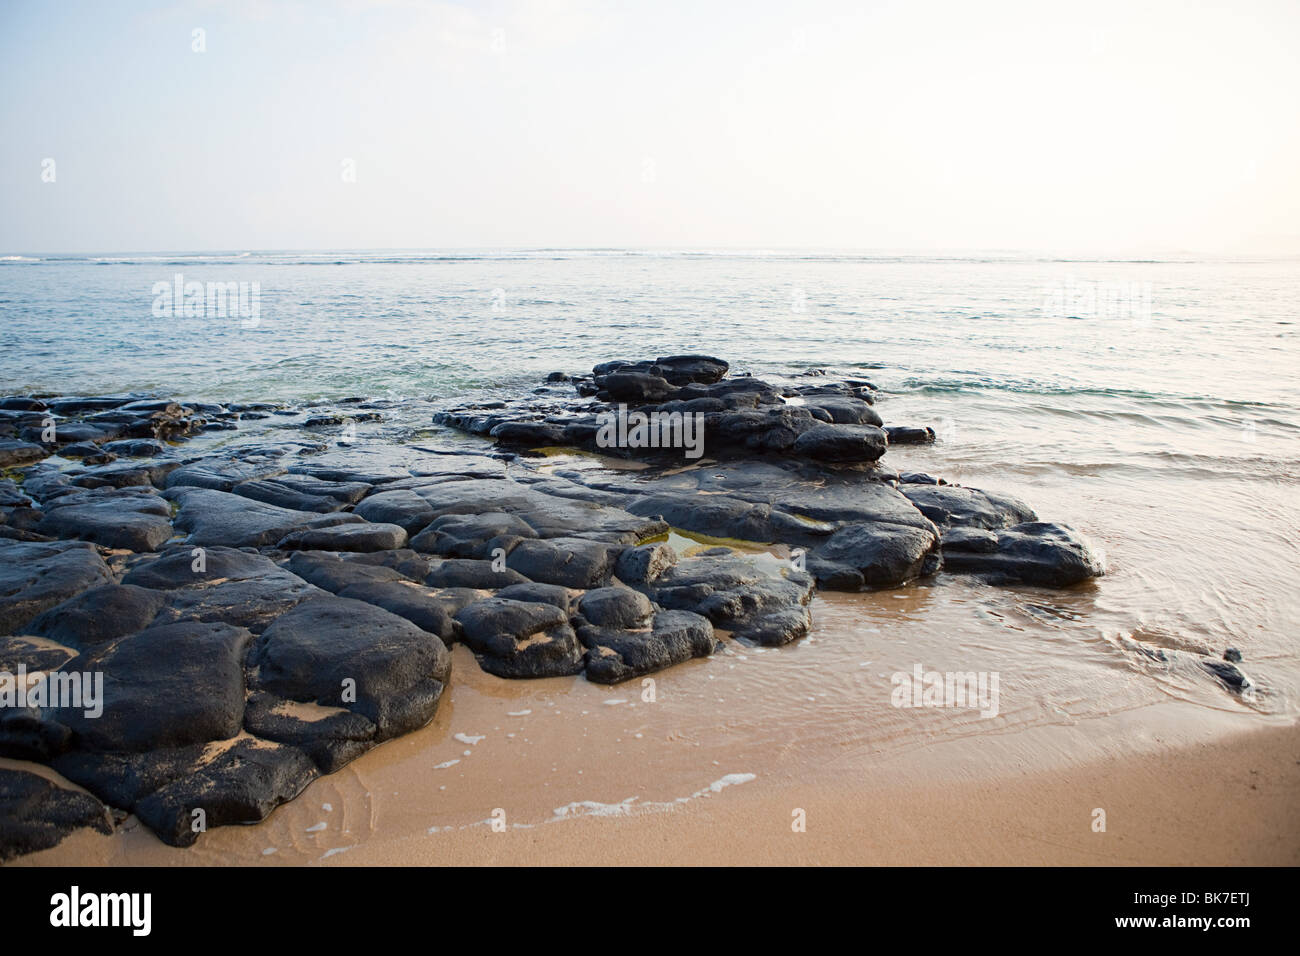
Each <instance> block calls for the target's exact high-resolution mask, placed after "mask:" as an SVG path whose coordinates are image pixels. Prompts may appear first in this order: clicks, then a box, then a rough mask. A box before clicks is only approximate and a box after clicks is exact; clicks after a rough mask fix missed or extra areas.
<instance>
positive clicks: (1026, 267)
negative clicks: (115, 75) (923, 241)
mask: <svg viewBox="0 0 1300 956" xmlns="http://www.w3.org/2000/svg"><path fill="white" fill-rule="evenodd" d="M178 276H179V277H181V278H180V282H181V284H182V287H183V285H184V284H185V283H189V282H200V283H205V284H206V283H246V284H247V286H246V290H249V291H254V292H255V297H254V299H253V301H254V302H255V303H256V315H245V316H242V317H241V316H240V315H237V314H236V315H230V314H227V315H225V316H221V315H214V314H211V311H212V310H208V309H205V310H204V314H200V315H188V316H187V315H185V314H184V310H183V309H175V310H171V311H169V310H168V307H166V303H164V304H163V306H162V307H161V312H162V314H157V313H158V312H159V311H160V306H159V302H158V299H159V294H160V293H159V292H158V291H156V287H157V288H162V287H174V286H175V284H176V282H177V277H178ZM254 284H255V285H254ZM1297 303H1300V260H1234V261H1221V260H1215V261H1207V260H1199V259H1192V258H1187V259H1172V258H1170V259H1160V260H1151V261H1136V260H1096V259H1066V258H1054V257H1047V256H1026V255H1021V254H1013V253H1006V254H995V255H964V256H963V255H954V256H924V255H905V254H858V253H852V252H799V251H783V250H759V251H743V252H740V251H726V250H702V251H678V252H668V251H655V250H577V251H573V250H546V249H542V250H523V251H520V250H514V251H479V252H466V251H446V252H438V251H398V252H393V251H388V252H348V251H340V252H302V253H285V252H275V253H258V252H232V253H230V254H211V253H206V254H170V255H168V254H164V255H104V256H37V255H32V256H14V257H9V258H7V259H5V260H4V261H3V262H0V346H2V347H0V391H3V392H4V393H5V394H18V393H33V392H36V393H62V394H70V393H71V394H92V393H105V392H121V391H144V392H150V393H158V394H162V395H167V396H175V397H179V398H188V399H193V400H200V399H202V400H210V401H244V402H252V401H291V402H296V401H306V400H330V399H341V398H345V397H352V396H358V395H360V396H366V397H375V398H389V399H409V400H410V404H409V420H407V421H402V415H403V414H404V413H403V412H402V411H401V409H398V410H397V411H396V412H395V413H394V415H393V416H392V417H394V418H395V419H396V424H395V425H391V424H390V430H389V431H388V432H387V433H386V434H388V435H390V436H391V435H393V434H398V433H400V430H401V429H402V428H405V429H406V430H407V431H408V432H409V433H410V434H414V433H416V432H417V431H423V432H424V433H427V432H428V431H429V430H430V429H431V427H432V426H431V425H430V424H429V408H430V406H431V404H432V405H437V404H439V403H450V402H453V401H461V400H464V399H468V398H483V397H486V396H489V395H498V394H501V393H503V392H510V393H523V392H527V391H529V390H531V389H533V388H535V387H536V386H537V385H538V384H540V380H541V379H543V378H544V377H545V375H546V374H547V373H549V372H551V371H564V372H570V373H572V372H579V371H589V370H590V368H591V366H592V365H593V364H595V363H597V362H600V361H605V360H608V359H613V358H628V359H639V358H646V357H655V356H659V355H667V354H674V353H705V354H711V355H717V356H719V357H722V358H725V359H727V360H728V361H730V362H731V363H732V368H733V371H737V372H752V373H753V374H755V375H758V376H768V377H780V376H785V375H789V374H793V373H797V372H800V371H807V370H810V369H827V370H828V371H829V373H830V374H833V375H844V376H851V377H856V378H865V379H868V380H870V381H871V382H873V383H874V384H876V385H877V386H878V387H879V388H880V390H881V391H880V394H879V399H878V402H877V406H876V407H877V409H878V410H879V411H880V413H881V414H882V416H883V417H884V418H885V421H886V423H887V424H918V425H931V426H933V427H934V428H935V429H936V431H937V433H938V435H939V441H938V442H936V443H935V444H934V445H933V446H924V447H914V446H900V447H898V448H895V449H891V450H890V451H889V453H888V454H887V455H886V458H885V460H884V461H885V463H886V464H887V465H889V466H890V467H891V468H893V469H896V470H900V471H902V470H918V471H926V472H929V473H931V474H934V475H937V476H941V477H944V478H946V479H948V480H949V481H954V482H959V483H962V484H967V485H971V486H974V487H981V488H985V489H988V490H994V491H998V492H1003V493H1008V494H1013V495H1016V496H1019V497H1021V498H1023V499H1024V500H1026V501H1027V502H1028V503H1029V504H1030V505H1031V506H1033V507H1034V508H1035V509H1036V510H1037V511H1038V513H1039V514H1040V515H1041V516H1043V517H1044V519H1046V520H1054V521H1060V522H1064V523H1068V524H1071V525H1073V526H1075V527H1076V528H1078V529H1080V530H1082V531H1083V532H1085V533H1086V534H1088V535H1089V536H1090V537H1091V538H1092V539H1093V540H1094V541H1095V542H1096V543H1097V544H1098V545H1099V547H1100V548H1101V549H1102V550H1103V551H1104V552H1105V554H1106V557H1107V562H1108V567H1109V571H1108V574H1107V575H1106V576H1105V577H1103V578H1101V579H1099V580H1098V581H1097V582H1095V584H1089V585H1086V586H1083V587H1081V588H1079V589H1076V590H1072V591H1067V592H1052V591H1042V590H1037V589H1033V588H996V587H991V586H988V585H984V584H980V583H979V582H975V581H971V580H969V579H963V578H957V577H952V576H947V575H939V576H937V577H936V578H935V579H932V580H929V581H925V582H921V583H918V584H915V585H910V586H908V587H906V588H902V589H898V590H897V591H892V592H875V593H871V594H866V595H860V596H859V595H842V594H837V595H821V596H819V597H818V598H817V599H816V602H815V605H814V608H813V614H814V621H815V624H816V627H815V630H814V632H813V634H812V636H811V637H810V638H809V639H808V640H806V641H803V642H800V643H799V644H798V645H793V646H791V647H789V648H782V649H780V650H778V651H769V652H765V653H764V652H761V651H760V652H759V653H761V654H762V658H763V659H762V660H761V661H760V660H759V659H758V654H748V655H741V656H740V657H739V658H733V659H732V660H730V661H729V663H728V664H727V665H713V666H727V667H729V668H735V667H738V666H739V667H742V668H743V673H744V674H745V677H744V680H743V683H742V684H739V685H737V686H736V688H733V690H734V691H735V693H737V694H740V695H741V696H743V697H744V698H745V700H746V703H744V704H743V705H742V704H727V705H725V707H726V708H727V717H726V720H725V721H724V723H725V726H726V727H727V728H729V729H728V730H727V733H731V734H735V733H741V734H742V735H744V734H748V735H749V736H745V737H743V741H742V743H744V746H750V747H759V746H760V745H762V744H763V743H764V742H765V741H766V742H768V743H771V742H772V741H774V740H776V739H777V736H776V735H777V731H775V730H773V729H772V728H774V727H779V728H780V731H779V735H780V740H781V741H783V742H784V743H783V744H782V745H783V746H785V745H788V741H789V740H790V739H792V737H793V739H796V740H799V741H801V742H802V743H803V744H804V745H806V746H808V747H812V748H814V749H815V748H816V744H817V741H822V742H832V741H833V743H834V746H835V747H836V748H840V749H838V750H837V751H836V752H837V753H842V752H843V749H842V748H843V747H845V746H848V747H849V748H850V749H853V748H855V747H861V748H868V749H873V750H879V749H882V748H883V749H888V748H890V747H893V746H910V745H913V744H914V743H915V742H916V741H917V740H918V739H922V738H924V737H925V736H926V734H929V735H931V736H933V735H934V734H939V735H948V734H957V735H961V734H967V733H973V732H981V731H984V730H992V729H996V730H998V731H999V732H1001V731H1005V730H1007V729H1015V728H1017V727H1022V726H1032V725H1040V724H1078V723H1079V722H1081V721H1084V720H1087V719H1089V718H1091V717H1096V716H1101V715H1107V714H1115V713H1117V712H1120V711H1125V710H1132V709H1135V708H1141V707H1145V706H1148V705H1151V704H1156V703H1160V702H1162V701H1168V700H1170V699H1173V700H1175V701H1178V702H1182V703H1183V704H1190V705H1191V706H1192V709H1193V712H1196V713H1203V714H1205V715H1206V716H1207V717H1209V716H1210V715H1212V714H1224V713H1227V714H1233V715H1237V716H1238V717H1245V718H1248V719H1255V720H1259V721H1262V722H1272V721H1281V720H1289V719H1292V718H1293V717H1294V715H1295V713H1296V710H1297V701H1300V646H1298V643H1297V631H1298V629H1300V627H1298V626H1300V597H1298V596H1297V588H1296V585H1295V578H1296V572H1297V568H1298V567H1300V560H1298V558H1300V543H1298V542H1300V494H1297V492H1298V491H1300V464H1298V463H1300V374H1298V373H1300V362H1298V361H1297V358H1298V357H1300V356H1298V353H1297V334H1298V331H1300V326H1298V325H1297V319H1298V318H1300V316H1298V315H1297V312H1298V310H1297ZM245 304H246V305H247V302H246V303H245ZM393 428H397V429H398V431H397V432H394V431H393V430H392V429H393ZM1227 647H1235V648H1237V649H1239V650H1240V651H1241V652H1242V654H1243V657H1244V660H1243V663H1242V665H1241V666H1242V669H1243V670H1244V671H1245V672H1246V673H1247V674H1249V675H1250V676H1251V678H1252V679H1253V680H1254V681H1255V682H1256V683H1257V684H1258V687H1259V693H1258V694H1257V695H1256V696H1255V698H1254V699H1252V700H1245V699H1243V698H1241V697H1240V696H1237V695H1234V694H1232V693H1230V692H1229V691H1228V690H1227V689H1226V688H1224V687H1223V686H1221V685H1220V684H1219V683H1218V682H1217V680H1215V679H1214V678H1213V677H1212V676H1210V675H1209V674H1208V673H1206V672H1205V671H1204V670H1203V669H1201V668H1200V667H1198V666H1196V659H1197V658H1198V657H1199V656H1200V655H1209V656H1213V657H1218V656H1220V655H1221V654H1222V653H1223V651H1224V650H1225V648H1227ZM1144 649H1145V651H1153V650H1156V651H1158V650H1164V651H1174V652H1179V653H1176V654H1173V655H1172V656H1170V657H1169V659H1167V660H1165V661H1163V662H1162V661H1159V660H1156V659H1155V658H1153V657H1152V656H1151V654H1149V653H1145V652H1144ZM697 663H698V667H699V668H704V667H707V666H711V665H707V664H705V663H704V662H697ZM758 664H761V665H762V666H761V667H759V666H756V665H758ZM917 664H920V665H922V666H923V667H924V668H926V669H927V670H929V669H935V670H940V671H944V670H950V669H955V670H959V671H978V672H981V673H983V672H994V673H999V674H1000V675H1001V696H1002V704H1001V713H1000V715H999V716H998V718H997V720H995V721H986V722H983V723H981V722H980V721H979V720H977V719H976V716H975V715H970V719H969V720H968V719H966V717H965V716H960V715H959V716H957V717H954V716H953V714H951V713H942V714H934V715H932V716H931V717H925V716H924V715H915V714H910V713H908V712H906V711H898V710H894V709H891V708H890V707H888V702H889V692H890V675H891V674H894V673H898V672H911V671H912V670H913V668H914V666H915V665H917ZM696 667H697V665H696V664H692V665H690V666H689V667H683V668H681V669H679V670H681V671H682V672H683V673H684V674H687V675H688V676H686V677H683V678H681V679H680V680H681V681H682V683H681V690H682V693H683V694H684V695H686V696H690V695H694V699H696V700H697V703H698V706H699V707H700V708H702V709H706V710H708V711H709V712H711V713H712V712H714V711H717V712H718V713H722V710H723V705H721V704H718V703H715V697H717V696H718V695H717V692H718V691H719V689H720V687H719V686H718V685H717V684H716V683H714V682H712V678H710V679H709V680H708V681H706V680H704V679H703V678H700V677H698V673H702V672H696V671H692V668H696ZM688 672H690V673H694V674H696V676H694V677H692V676H690V673H688ZM674 673H676V672H674ZM665 679H668V677H667V675H666V676H665ZM742 687H743V693H742V691H741V690H740V689H739V688H742ZM731 699H732V700H733V701H734V700H735V697H734V696H733V697H731ZM733 706H735V707H739V708H741V709H740V710H739V711H733V710H730V708H731V707H733ZM745 714H752V715H754V716H756V717H757V716H761V717H762V718H763V720H761V721H754V722H753V723H752V724H747V723H746V722H745V720H744V719H743V717H744V715H745ZM718 719H719V720H722V718H721V717H719V718H718ZM917 720H929V721H930V723H928V724H925V726H926V728H927V730H926V731H925V733H924V734H920V735H918V733H917ZM719 726H722V724H720V725H719ZM741 726H743V727H744V730H743V731H742V730H738V729H737V728H738V727H741ZM792 728H793V729H792ZM799 728H802V729H799ZM765 735H766V736H765ZM745 742H747V743H745ZM732 744H735V740H734V739H733V740H732ZM741 749H742V750H743V749H744V747H743V746H742V748H741ZM729 752H734V749H733V750H729ZM828 752H829V751H828Z"/></svg>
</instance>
